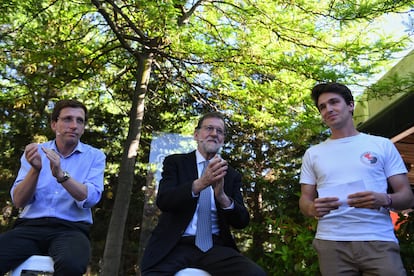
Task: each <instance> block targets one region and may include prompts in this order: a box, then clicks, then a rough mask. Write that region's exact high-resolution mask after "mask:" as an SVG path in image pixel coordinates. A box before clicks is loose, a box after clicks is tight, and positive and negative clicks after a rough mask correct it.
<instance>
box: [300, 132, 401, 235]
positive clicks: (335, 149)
mask: <svg viewBox="0 0 414 276" xmlns="http://www.w3.org/2000/svg"><path fill="white" fill-rule="evenodd" d="M402 173H407V169H406V167H405V165H404V162H403V160H402V158H401V156H400V154H399V152H398V151H397V149H396V148H395V146H394V144H393V143H392V142H391V141H390V140H389V139H387V138H384V137H379V136H373V135H368V134H364V133H360V134H358V135H355V136H351V137H346V138H341V139H327V140H326V141H324V142H322V143H320V144H318V145H315V146H312V147H310V148H309V149H308V150H307V151H306V152H305V155H304V157H303V162H302V168H301V175H300V183H301V184H310V185H317V187H316V189H317V192H318V195H319V197H325V196H337V197H339V198H340V201H341V202H342V205H341V206H340V207H339V208H338V209H337V210H333V211H331V212H330V213H329V214H327V215H325V216H324V217H323V218H321V219H320V220H319V221H318V228H317V232H316V236H315V238H317V239H322V240H334V241H372V240H376V241H394V242H398V241H397V238H396V237H395V234H394V228H393V224H392V221H391V218H390V216H389V212H388V210H386V209H384V208H380V209H378V210H374V209H368V208H354V207H350V206H348V205H347V204H346V198H347V196H348V195H349V194H351V193H355V192H359V191H363V190H366V191H375V192H378V193H386V191H387V178H388V177H390V176H392V175H396V174H402Z"/></svg>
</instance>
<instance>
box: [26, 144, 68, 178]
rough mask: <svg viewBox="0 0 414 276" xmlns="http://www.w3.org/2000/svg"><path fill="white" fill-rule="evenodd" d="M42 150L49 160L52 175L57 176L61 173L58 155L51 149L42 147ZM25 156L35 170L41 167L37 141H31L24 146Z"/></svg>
mask: <svg viewBox="0 0 414 276" xmlns="http://www.w3.org/2000/svg"><path fill="white" fill-rule="evenodd" d="M42 150H43V152H44V153H45V154H46V157H47V158H48V159H49V161H50V169H51V171H52V175H53V176H54V177H57V176H58V175H59V174H60V173H61V168H60V156H59V155H58V154H57V153H56V152H55V151H54V150H52V149H48V148H45V147H42ZM25 157H26V160H27V161H28V162H29V163H30V165H32V167H33V168H34V169H35V170H37V171H40V170H41V169H42V157H41V156H40V153H39V145H38V144H37V143H31V144H29V145H27V146H26V148H25Z"/></svg>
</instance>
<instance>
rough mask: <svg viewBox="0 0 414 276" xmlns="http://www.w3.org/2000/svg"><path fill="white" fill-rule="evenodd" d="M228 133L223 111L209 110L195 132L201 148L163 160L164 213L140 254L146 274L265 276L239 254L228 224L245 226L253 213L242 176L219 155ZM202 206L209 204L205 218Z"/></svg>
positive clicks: (160, 200) (161, 201)
mask: <svg viewBox="0 0 414 276" xmlns="http://www.w3.org/2000/svg"><path fill="white" fill-rule="evenodd" d="M225 131H226V129H225V122H224V117H223V115H222V114H221V113H217V112H212V113H207V114H205V115H204V116H203V117H201V118H200V120H199V122H198V125H197V127H196V129H195V131H194V139H195V140H196V141H197V144H198V146H197V150H196V151H193V152H191V153H187V154H174V155H170V156H168V157H166V158H165V160H164V164H163V172H162V179H161V180H160V184H159V189H158V195H157V206H158V207H159V209H160V210H161V211H162V214H161V215H160V217H159V221H158V225H157V226H156V227H155V229H154V230H153V232H152V236H151V237H150V240H149V242H148V244H147V247H146V249H145V252H144V256H143V258H142V262H141V272H142V275H143V276H145V275H151V276H152V275H174V274H175V273H176V272H177V271H179V270H181V269H183V268H186V267H194V268H200V269H203V270H205V271H207V272H209V273H210V274H211V275H214V276H216V275H246V276H247V275H248V276H254V275H266V274H265V272H264V271H263V270H262V268H260V267H259V266H258V265H256V264H255V263H254V262H252V261H251V260H249V259H248V258H246V257H244V256H243V255H241V254H240V252H239V251H238V249H237V247H236V244H235V241H234V239H233V237H232V235H231V233H230V226H232V227H234V228H237V229H241V228H244V227H246V226H247V225H248V223H249V214H248V212H247V209H246V207H245V206H244V203H243V197H242V194H241V192H240V189H241V184H242V183H241V175H240V174H239V173H238V172H236V171H235V170H234V169H233V168H232V167H230V166H229V165H228V164H227V162H226V161H225V160H223V159H222V158H221V157H220V156H219V155H218V154H217V153H218V151H219V149H220V148H221V147H222V145H223V143H224V136H225ZM206 162H207V163H206ZM202 198H207V199H208V200H206V201H204V200H202ZM202 202H203V203H202ZM205 202H207V203H205ZM204 204H209V205H210V206H209V207H207V218H204V216H203V210H205V209H206V207H205V205H204ZM207 206H208V205H207ZM199 223H204V224H203V226H200V224H199ZM197 225H198V226H197ZM201 230H204V231H207V233H205V234H200V233H199V231H201ZM199 240H200V242H198V241H199Z"/></svg>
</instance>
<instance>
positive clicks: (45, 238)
mask: <svg viewBox="0 0 414 276" xmlns="http://www.w3.org/2000/svg"><path fill="white" fill-rule="evenodd" d="M87 115H88V114H87V109H86V107H85V106H84V105H83V104H82V103H80V102H78V101H76V100H61V101H59V102H57V103H56V105H55V108H54V110H53V112H52V118H51V128H52V130H53V131H54V132H55V134H56V138H55V140H53V141H48V142H46V143H42V144H37V143H32V144H29V145H27V146H26V148H25V152H24V154H23V156H22V157H21V167H20V170H19V172H18V175H17V177H16V180H15V182H14V184H13V186H12V188H11V191H10V194H11V198H12V201H13V204H14V205H15V206H16V207H17V208H22V209H23V210H22V211H21V213H20V216H19V218H18V220H17V221H16V224H15V226H14V228H13V229H12V230H10V231H8V232H6V233H3V234H1V235H0V244H1V247H0V275H3V274H4V273H6V272H7V271H9V270H10V269H13V268H15V267H17V266H18V265H19V264H21V263H22V262H24V261H25V260H26V259H27V258H29V257H30V256H32V255H49V256H51V257H52V258H53V260H54V269H55V275H71V276H75V275H83V274H84V273H85V272H86V269H87V266H88V263H89V257H90V241H89V227H90V225H91V224H92V213H91V208H92V207H93V206H95V205H96V204H97V203H98V202H99V200H100V199H101V195H102V191H103V188H104V186H103V181H104V169H105V158H106V157H105V154H104V153H103V152H102V151H100V150H98V149H96V148H94V147H92V146H89V145H86V144H84V143H81V142H80V137H81V136H82V135H83V133H84V130H85V124H86V121H87V118H88V116H87Z"/></svg>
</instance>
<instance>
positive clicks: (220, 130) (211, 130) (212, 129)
mask: <svg viewBox="0 0 414 276" xmlns="http://www.w3.org/2000/svg"><path fill="white" fill-rule="evenodd" d="M201 128H202V129H204V130H205V131H207V132H208V133H212V132H213V131H214V130H216V133H217V134H218V135H221V136H223V135H224V130H222V129H221V128H218V127H213V126H203V127H201Z"/></svg>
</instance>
